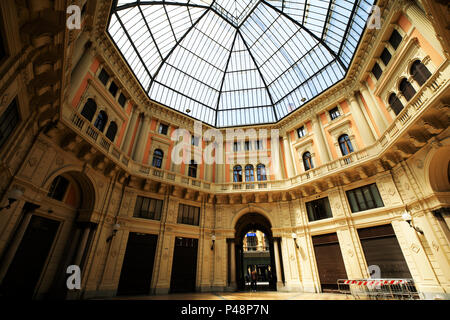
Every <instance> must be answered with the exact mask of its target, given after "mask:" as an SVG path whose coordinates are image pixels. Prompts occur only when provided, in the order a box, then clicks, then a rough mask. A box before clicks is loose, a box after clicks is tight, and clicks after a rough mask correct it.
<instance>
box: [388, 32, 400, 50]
mask: <svg viewBox="0 0 450 320" xmlns="http://www.w3.org/2000/svg"><path fill="white" fill-rule="evenodd" d="M400 42H402V36H401V35H400V33H398V31H397V30H395V29H394V31H392V34H391V37H390V38H389V43H390V44H391V45H392V47H394V49H397V48H398V46H399V44H400Z"/></svg>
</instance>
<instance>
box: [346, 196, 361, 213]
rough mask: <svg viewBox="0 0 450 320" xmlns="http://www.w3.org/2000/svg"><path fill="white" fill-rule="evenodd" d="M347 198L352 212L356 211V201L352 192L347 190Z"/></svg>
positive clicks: (357, 209)
mask: <svg viewBox="0 0 450 320" xmlns="http://www.w3.org/2000/svg"><path fill="white" fill-rule="evenodd" d="M347 198H348V202H349V203H350V208H351V210H352V212H358V211H359V208H358V203H357V201H356V198H355V194H354V192H353V191H348V192H347Z"/></svg>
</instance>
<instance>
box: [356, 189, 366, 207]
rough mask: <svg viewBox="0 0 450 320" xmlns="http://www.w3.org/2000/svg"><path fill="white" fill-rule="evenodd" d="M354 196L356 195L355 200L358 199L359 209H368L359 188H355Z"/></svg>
mask: <svg viewBox="0 0 450 320" xmlns="http://www.w3.org/2000/svg"><path fill="white" fill-rule="evenodd" d="M355 196H356V201H358V206H359V208H360V211H363V210H367V209H368V208H367V204H366V201H365V199H364V196H363V194H362V192H361V189H356V190H355Z"/></svg>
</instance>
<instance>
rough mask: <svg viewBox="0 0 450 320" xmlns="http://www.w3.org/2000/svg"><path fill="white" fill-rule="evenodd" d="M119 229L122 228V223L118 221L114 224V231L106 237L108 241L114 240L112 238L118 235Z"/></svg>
mask: <svg viewBox="0 0 450 320" xmlns="http://www.w3.org/2000/svg"><path fill="white" fill-rule="evenodd" d="M119 229H120V224H118V223H116V224H115V225H113V232H112V234H111V235H110V236H109V237H108V239H106V242H110V241H111V240H112V238H114V237H115V236H116V234H117V231H119Z"/></svg>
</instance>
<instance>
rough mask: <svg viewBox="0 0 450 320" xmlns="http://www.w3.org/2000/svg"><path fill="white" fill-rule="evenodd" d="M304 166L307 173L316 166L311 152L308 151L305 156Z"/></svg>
mask: <svg viewBox="0 0 450 320" xmlns="http://www.w3.org/2000/svg"><path fill="white" fill-rule="evenodd" d="M303 166H304V167H305V171H308V170H310V169H312V168H314V165H313V163H312V156H311V152H309V151H306V152H305V153H304V154H303Z"/></svg>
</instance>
